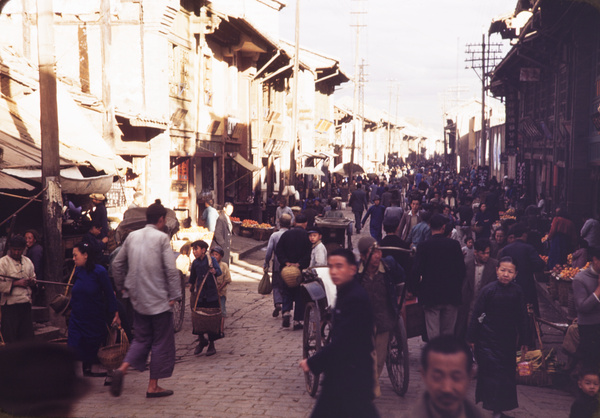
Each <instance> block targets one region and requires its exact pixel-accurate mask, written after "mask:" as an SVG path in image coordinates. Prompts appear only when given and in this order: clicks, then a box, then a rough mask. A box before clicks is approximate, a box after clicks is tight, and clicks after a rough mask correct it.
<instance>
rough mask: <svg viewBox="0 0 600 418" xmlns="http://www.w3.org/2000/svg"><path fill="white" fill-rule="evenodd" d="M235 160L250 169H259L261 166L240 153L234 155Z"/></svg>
mask: <svg viewBox="0 0 600 418" xmlns="http://www.w3.org/2000/svg"><path fill="white" fill-rule="evenodd" d="M233 161H235V162H236V163H238V164H239V165H241V166H242V167H244V168H245V169H246V170H248V171H259V170H260V168H259V167H257V166H255V165H254V164H252V163H251V162H250V161H248V160H247V159H245V158H244V157H242V156H241V155H240V154H235V155H234V156H233Z"/></svg>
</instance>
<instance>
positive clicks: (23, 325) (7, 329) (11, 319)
mask: <svg viewBox="0 0 600 418" xmlns="http://www.w3.org/2000/svg"><path fill="white" fill-rule="evenodd" d="M1 329H2V336H3V337H4V342H6V343H7V344H8V343H16V342H18V341H30V340H33V319H32V316H31V303H17V304H14V305H3V306H2V325H1Z"/></svg>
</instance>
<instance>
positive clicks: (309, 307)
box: [301, 247, 421, 397]
mask: <svg viewBox="0 0 600 418" xmlns="http://www.w3.org/2000/svg"><path fill="white" fill-rule="evenodd" d="M376 248H378V249H385V250H387V249H390V250H394V251H409V252H410V250H405V249H401V248H396V247H376ZM303 276H304V277H303V283H301V286H302V288H303V297H304V300H305V302H306V303H305V310H304V330H303V336H302V338H303V340H302V358H304V359H307V358H309V357H311V356H313V355H314V354H316V353H317V352H318V351H319V350H321V348H322V347H324V346H326V345H327V344H328V343H329V335H330V331H331V326H332V324H331V312H332V310H333V307H334V306H335V300H336V295H337V293H336V287H335V285H334V284H333V282H332V281H331V277H330V276H329V268H328V267H316V268H313V269H312V271H304V272H303ZM400 286H402V289H401V292H400V294H401V297H400V300H399V301H398V303H399V310H398V311H399V312H400V313H399V315H398V319H397V321H396V326H395V329H394V331H393V332H391V335H390V340H389V342H388V352H387V357H386V369H387V372H388V376H389V378H390V382H391V383H392V387H393V389H394V392H396V393H397V394H398V396H403V395H404V394H405V393H406V391H407V389H408V380H409V358H408V341H407V338H409V337H414V336H417V335H421V334H420V332H418V333H414V331H413V332H412V333H411V334H410V335H408V334H407V331H406V324H407V320H409V319H410V320H412V321H413V322H414V320H415V318H413V316H412V314H411V313H412V312H413V311H412V310H406V309H405V307H404V306H403V305H404V299H405V295H406V290H405V287H404V284H401V285H400ZM412 305H414V306H415V307H416V306H417V305H416V304H415V303H414V302H413V303H412ZM417 322H419V321H418V318H417ZM411 325H412V326H411V329H420V326H419V324H416V325H417V327H415V326H414V325H415V324H414V323H413V324H411ZM304 377H305V383H306V391H307V392H308V393H309V395H310V396H312V397H314V396H316V394H317V390H318V388H319V382H320V376H319V375H318V374H315V373H312V372H306V373H304Z"/></svg>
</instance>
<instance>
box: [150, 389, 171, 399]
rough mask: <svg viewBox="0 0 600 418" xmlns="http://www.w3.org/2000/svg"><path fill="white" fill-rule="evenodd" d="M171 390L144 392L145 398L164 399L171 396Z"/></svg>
mask: <svg viewBox="0 0 600 418" xmlns="http://www.w3.org/2000/svg"><path fill="white" fill-rule="evenodd" d="M172 394H173V391H172V390H163V391H162V392H146V398H164V397H165V396H171V395H172Z"/></svg>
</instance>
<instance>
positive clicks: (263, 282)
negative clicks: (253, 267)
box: [258, 271, 273, 295]
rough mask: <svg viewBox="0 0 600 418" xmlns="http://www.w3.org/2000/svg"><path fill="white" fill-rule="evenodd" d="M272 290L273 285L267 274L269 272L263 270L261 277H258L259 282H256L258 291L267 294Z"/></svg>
mask: <svg viewBox="0 0 600 418" xmlns="http://www.w3.org/2000/svg"><path fill="white" fill-rule="evenodd" d="M272 291H273V285H272V284H271V276H270V275H269V272H267V271H265V273H264V274H263V276H262V279H260V282H258V293H259V294H260V295H268V294H270V293H271V292H272Z"/></svg>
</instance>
